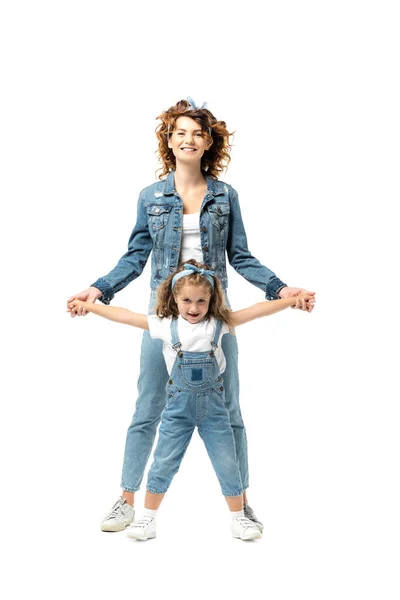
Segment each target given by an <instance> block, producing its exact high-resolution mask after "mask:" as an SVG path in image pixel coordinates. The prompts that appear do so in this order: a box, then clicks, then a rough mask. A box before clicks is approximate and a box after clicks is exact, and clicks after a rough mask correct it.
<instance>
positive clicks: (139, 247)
mask: <svg viewBox="0 0 400 600" xmlns="http://www.w3.org/2000/svg"><path fill="white" fill-rule="evenodd" d="M145 189H146V188H145ZM144 196H145V190H142V191H141V193H140V194H139V200H138V205H137V219H136V225H135V227H134V228H133V231H132V233H131V236H130V238H129V242H128V251H127V252H126V253H125V254H124V255H123V256H122V257H121V258H120V259H119V261H118V263H117V265H116V266H115V267H114V269H112V271H110V272H109V273H108V275H104V277H100V278H99V279H97V280H96V281H95V282H94V283H92V284H91V287H95V288H97V289H98V290H100V291H101V293H102V296H101V297H100V301H101V302H103V304H110V301H111V300H112V299H113V297H114V294H115V293H116V292H119V291H120V290H122V289H123V288H124V287H125V286H127V285H128V283H130V282H131V281H133V280H134V279H136V278H137V277H139V275H140V274H141V273H142V271H143V269H144V267H145V265H146V263H147V259H148V258H149V254H150V252H151V250H152V248H153V240H152V238H151V235H150V232H149V226H148V220H147V211H146V208H145V205H144Z"/></svg>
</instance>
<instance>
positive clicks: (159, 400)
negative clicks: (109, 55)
mask: <svg viewBox="0 0 400 600" xmlns="http://www.w3.org/2000/svg"><path fill="white" fill-rule="evenodd" d="M158 118H159V119H160V120H161V123H160V125H159V126H158V127H157V129H156V134H157V138H158V153H159V159H160V162H161V164H162V168H161V175H160V181H158V182H156V183H153V184H152V185H150V186H149V187H146V188H145V189H144V190H142V192H141V193H140V195H139V201H138V213H137V222H136V225H135V227H134V229H133V231H132V234H131V236H130V239H129V243H128V251H127V252H126V253H125V254H124V255H123V256H122V257H121V259H120V260H119V262H118V264H117V265H116V267H115V268H114V269H113V270H112V271H111V272H110V273H108V275H106V276H104V277H101V278H100V279H97V281H95V282H94V283H93V284H92V286H90V287H89V288H88V289H87V290H84V291H83V292H80V293H79V294H75V295H74V296H71V297H70V298H69V300H68V303H70V302H72V301H73V300H75V299H77V300H83V301H87V302H95V301H96V300H98V299H99V300H101V301H102V302H103V303H104V304H109V303H110V301H111V300H112V298H113V296H114V294H115V293H116V292H118V291H119V290H121V289H123V288H124V287H125V286H126V285H128V283H130V282H131V281H133V280H134V279H136V277H138V276H139V275H140V274H141V272H142V270H143V268H144V266H145V264H146V262H147V259H148V257H149V254H150V252H151V251H153V252H152V257H151V296H150V304H149V312H151V311H152V309H153V308H154V304H155V298H156V293H155V292H156V289H157V287H158V285H159V284H160V283H161V282H162V281H164V280H165V279H166V278H167V277H168V276H169V275H170V274H171V273H172V272H173V271H175V270H176V269H177V267H178V266H179V264H180V263H182V262H185V261H187V260H188V259H190V258H194V259H196V260H198V261H199V262H201V263H205V264H207V265H208V266H209V267H210V268H211V269H212V270H213V271H215V274H216V275H217V276H218V278H219V279H220V281H221V283H222V285H223V288H224V289H225V291H226V289H227V287H228V281H227V274H226V255H227V256H228V259H229V262H230V264H231V265H232V267H233V268H234V269H235V270H236V271H237V272H238V273H240V275H242V276H243V277H244V278H245V279H247V280H248V281H250V282H251V283H252V284H254V285H256V286H257V287H259V288H261V289H262V290H263V292H264V293H265V297H266V298H267V299H268V300H273V299H277V298H287V297H289V296H296V295H298V294H300V293H308V294H311V295H312V296H314V293H313V292H307V291H306V290H304V289H302V288H290V287H287V286H286V284H285V283H283V282H282V281H281V280H280V279H279V278H278V277H277V276H276V275H275V273H273V272H272V271H271V270H270V269H268V268H267V267H265V266H263V265H262V264H261V263H260V262H259V261H258V260H257V259H256V258H254V257H253V256H252V255H251V253H250V252H249V250H248V247H247V239H246V232H245V229H244V225H243V221H242V217H241V213H240V207H239V200H238V195H237V192H236V191H235V190H234V189H233V188H232V187H231V186H230V185H228V184H226V183H224V182H222V181H219V180H218V179H217V177H218V175H219V174H220V173H221V172H222V171H224V170H225V169H226V168H227V166H228V165H229V162H230V155H229V152H230V145H229V137H230V134H229V132H228V130H227V129H226V124H225V122H224V121H217V119H216V118H215V117H214V115H213V114H212V113H211V112H210V111H209V110H207V108H206V107H205V105H203V106H201V107H197V106H196V105H195V104H194V102H193V100H192V99H191V98H188V99H187V100H180V101H179V102H177V104H176V105H174V106H172V107H171V108H169V109H168V110H167V111H165V112H163V113H162V114H161V115H160V116H159V117H158ZM300 307H301V308H303V309H305V307H304V306H303V305H300ZM69 310H70V312H71V316H75V315H79V316H81V315H85V314H86V311H85V310H84V309H83V308H82V307H78V308H73V307H72V305H71V306H70V307H69ZM222 348H223V351H224V354H225V357H226V369H225V372H224V375H223V378H224V387H225V393H226V401H227V407H228V410H229V414H230V420H231V425H232V429H233V432H234V438H235V446H236V454H237V458H238V462H239V469H240V475H241V479H242V484H243V488H244V489H245V490H246V488H247V487H248V479H249V477H248V460H247V442H246V431H245V427H244V424H243V420H242V416H241V413H240V406H239V379H238V350H237V342H236V338H235V336H224V338H223V343H222ZM140 365H141V368H140V375H139V381H138V399H137V402H136V408H135V413H134V415H133V419H132V423H131V425H130V427H129V429H128V433H127V439H126V447H125V457H124V464H123V471H122V483H121V486H122V489H123V492H122V496H121V497H120V498H119V499H118V500H117V502H116V503H115V504H114V506H113V508H112V509H111V512H110V513H109V514H108V515H106V517H105V519H104V520H103V522H102V524H101V529H102V530H103V531H121V530H123V529H124V528H125V527H127V526H128V525H129V524H130V523H131V522H132V521H133V519H134V509H133V504H134V494H135V492H136V491H137V490H138V489H139V487H140V483H141V481H142V477H143V473H144V470H145V467H146V463H147V460H148V458H149V455H150V452H151V449H152V446H153V441H154V437H155V434H156V430H157V425H158V423H159V420H160V416H161V413H162V411H163V409H164V407H165V384H166V381H167V379H168V373H167V370H166V367H165V362H164V359H163V355H162V342H161V341H160V340H153V339H151V337H150V335H149V333H148V332H147V331H145V332H144V334H143V342H142V349H141V361H140ZM244 502H245V515H246V517H247V518H250V519H251V520H253V521H254V522H255V523H256V524H257V526H258V527H259V529H260V531H262V529H263V526H262V523H261V522H260V521H258V520H257V519H256V517H255V515H254V512H253V511H252V509H251V508H250V507H249V506H248V504H247V497H246V492H245V493H244Z"/></svg>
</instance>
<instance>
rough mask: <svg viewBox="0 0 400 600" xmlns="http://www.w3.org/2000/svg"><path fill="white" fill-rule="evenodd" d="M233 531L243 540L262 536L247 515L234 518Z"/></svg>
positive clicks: (234, 535)
mask: <svg viewBox="0 0 400 600" xmlns="http://www.w3.org/2000/svg"><path fill="white" fill-rule="evenodd" d="M131 527H133V525H131ZM129 529H130V528H129ZM231 531H232V535H233V537H234V538H240V539H241V540H257V539H259V538H261V537H262V533H261V531H260V530H259V529H258V527H257V526H256V525H255V524H254V523H253V521H250V519H247V518H246V517H236V519H232V525H231Z"/></svg>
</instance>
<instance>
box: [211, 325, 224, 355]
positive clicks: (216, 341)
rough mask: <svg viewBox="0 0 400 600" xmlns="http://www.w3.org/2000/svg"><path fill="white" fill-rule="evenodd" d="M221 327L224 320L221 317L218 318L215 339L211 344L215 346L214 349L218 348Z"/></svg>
mask: <svg viewBox="0 0 400 600" xmlns="http://www.w3.org/2000/svg"><path fill="white" fill-rule="evenodd" d="M221 328H222V321H221V320H220V319H218V321H217V326H216V328H215V334H214V339H213V341H212V342H211V346H212V347H213V349H215V348H218V339H219V336H220V334H221Z"/></svg>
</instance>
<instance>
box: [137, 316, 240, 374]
mask: <svg viewBox="0 0 400 600" xmlns="http://www.w3.org/2000/svg"><path fill="white" fill-rule="evenodd" d="M147 320H148V323H149V331H150V335H151V337H152V338H153V339H160V340H162V341H163V355H164V359H165V363H166V365H167V370H168V373H169V374H171V371H172V367H173V364H174V362H175V358H176V350H174V349H173V347H172V341H171V320H172V317H169V318H163V319H160V318H159V317H157V316H156V315H147ZM216 325H217V322H216V320H215V319H214V317H211V318H210V319H209V320H208V321H205V320H204V319H203V321H200V323H194V324H193V323H189V321H186V320H185V319H184V318H183V317H181V315H179V317H178V336H179V340H180V342H181V344H182V346H181V348H182V350H186V352H207V351H208V350H211V348H212V346H211V342H212V341H213V339H214V334H215V327H216ZM225 333H229V327H228V325H227V324H226V323H223V324H222V327H221V334H220V336H219V340H218V348H216V350H215V358H216V359H217V362H218V368H219V372H220V373H223V372H224V371H225V367H226V361H225V356H224V353H223V352H222V348H221V340H222V336H223V335H225Z"/></svg>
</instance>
